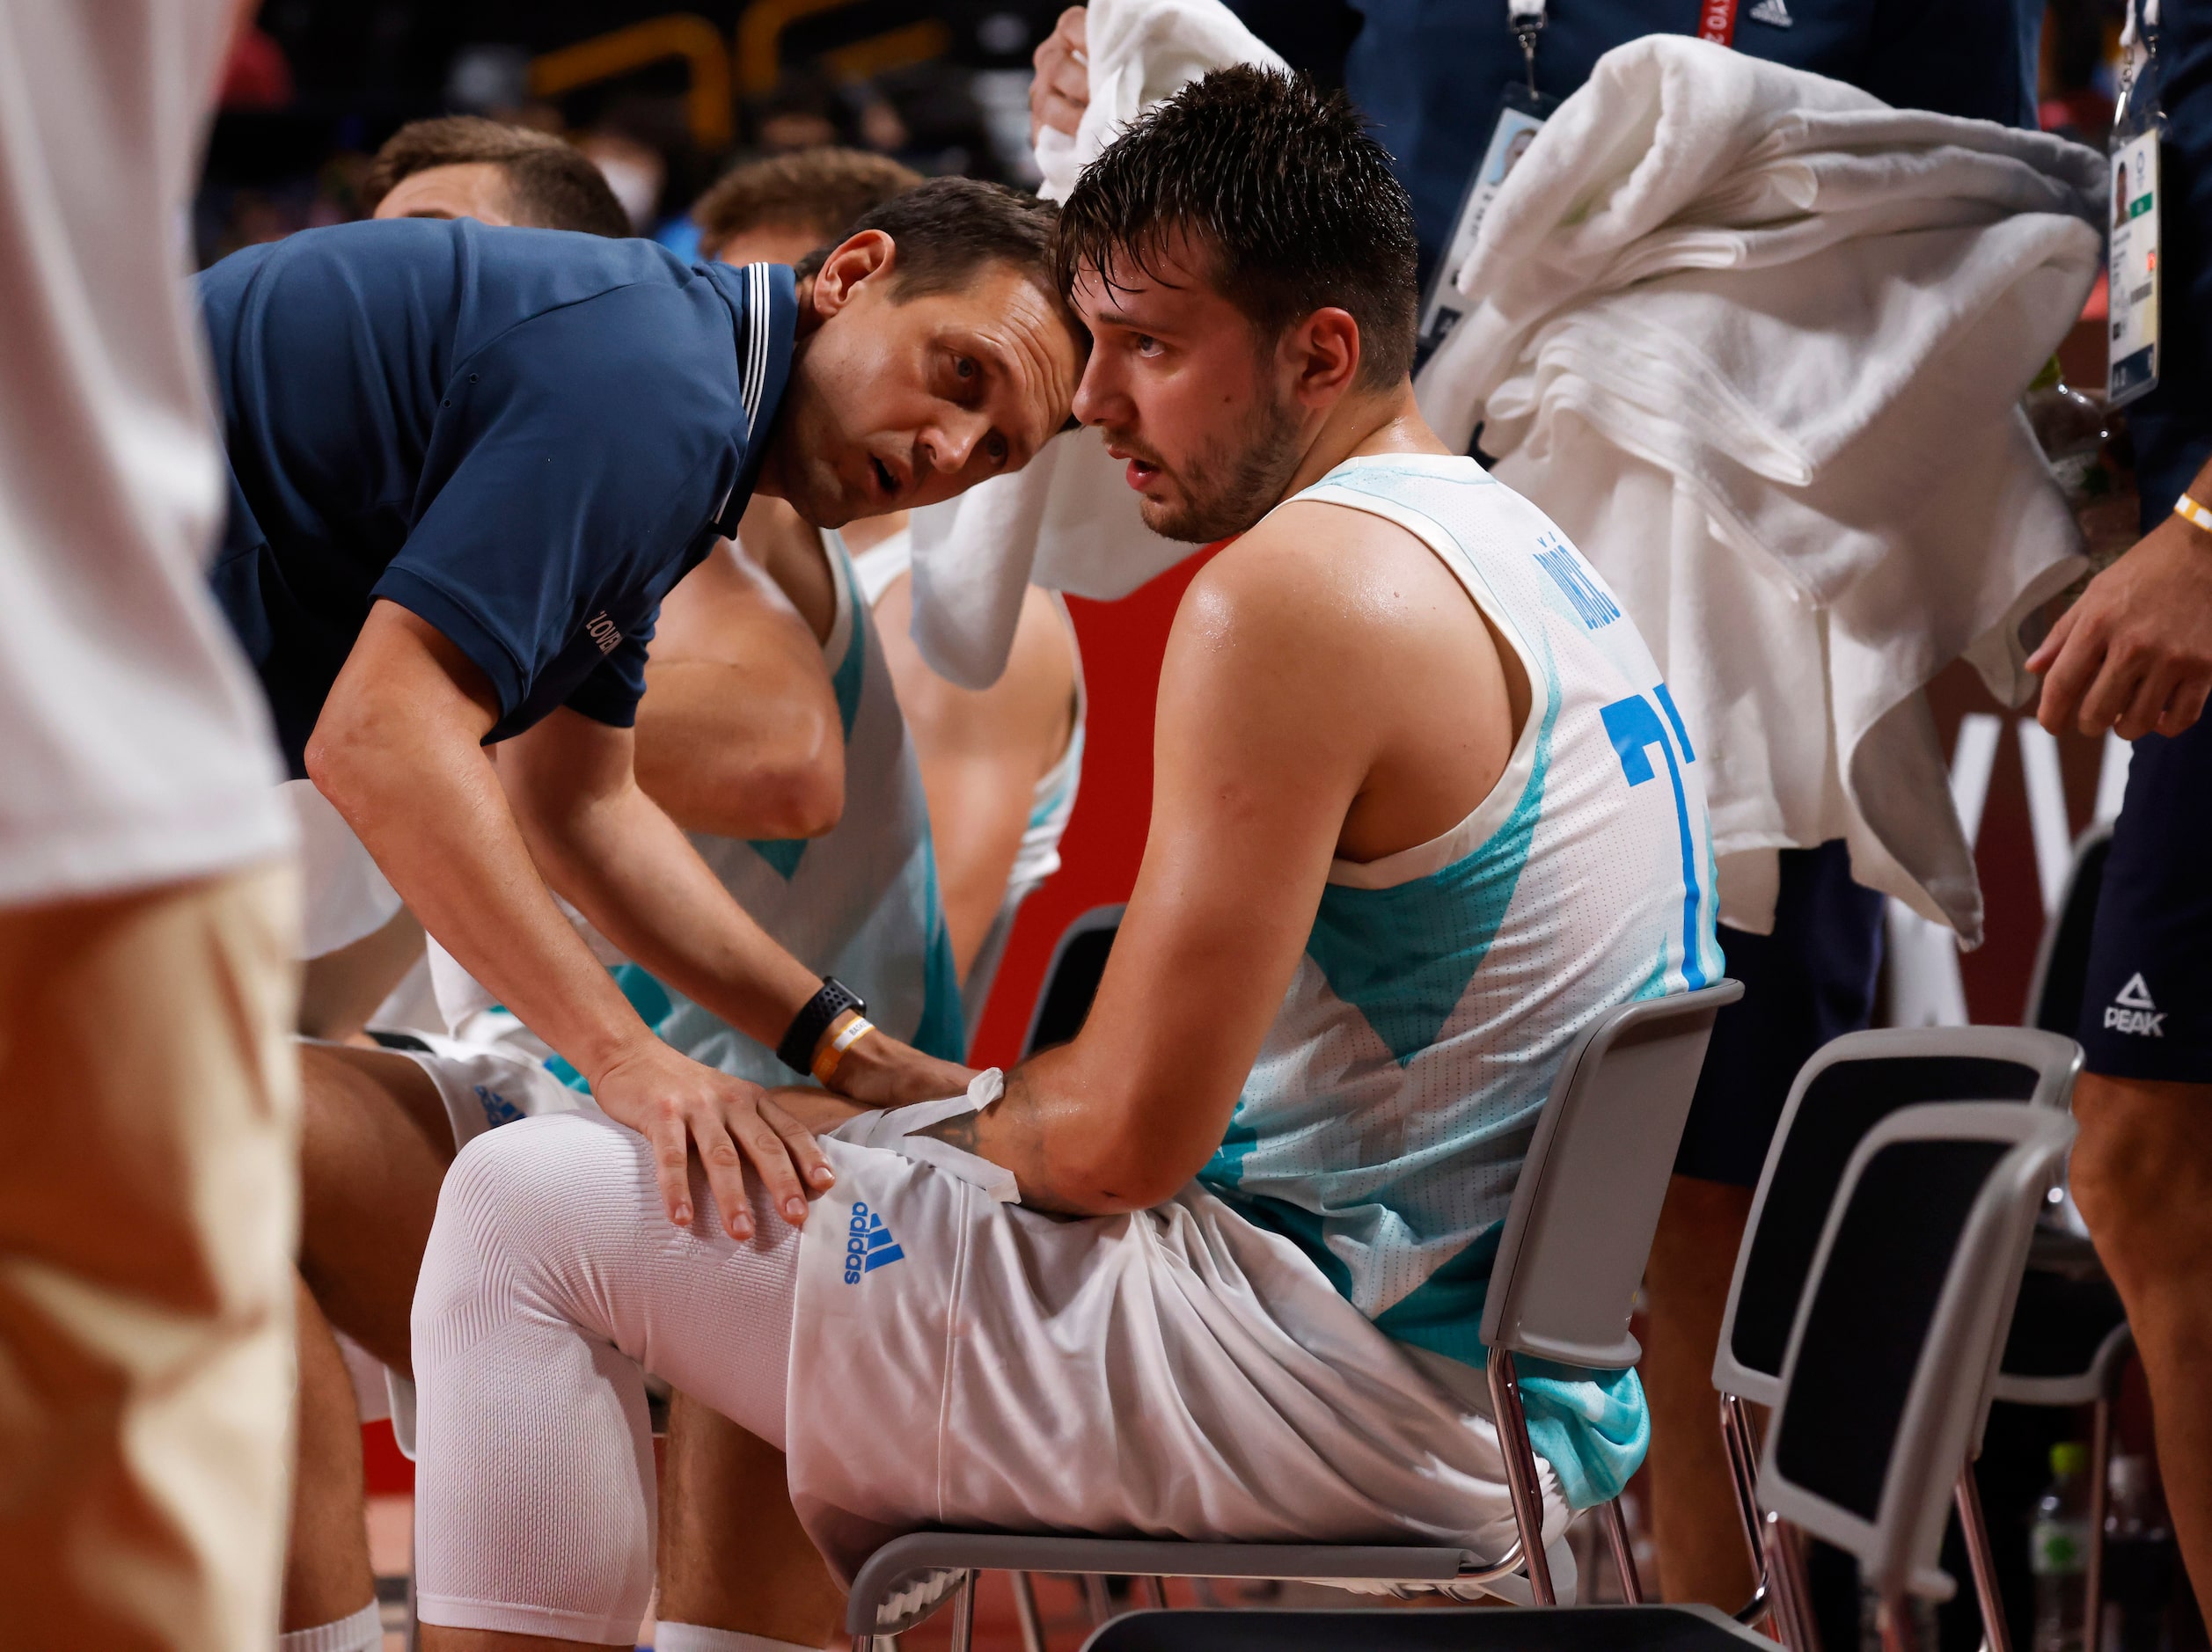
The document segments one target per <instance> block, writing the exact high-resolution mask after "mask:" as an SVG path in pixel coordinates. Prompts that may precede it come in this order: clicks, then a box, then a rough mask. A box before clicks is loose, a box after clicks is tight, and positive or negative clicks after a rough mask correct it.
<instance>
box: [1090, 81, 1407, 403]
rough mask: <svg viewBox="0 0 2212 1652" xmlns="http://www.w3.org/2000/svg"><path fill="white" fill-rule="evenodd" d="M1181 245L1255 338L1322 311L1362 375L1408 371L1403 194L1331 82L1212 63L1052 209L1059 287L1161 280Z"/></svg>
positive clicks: (1381, 382)
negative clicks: (1089, 275)
mask: <svg viewBox="0 0 2212 1652" xmlns="http://www.w3.org/2000/svg"><path fill="white" fill-rule="evenodd" d="M1180 238H1188V239H1189V241H1190V244H1191V245H1192V246H1193V247H1194V248H1196V249H1197V250H1198V251H1199V252H1201V253H1203V254H1204V255H1205V256H1206V257H1207V258H1209V259H1211V260H1212V269H1211V270H1210V272H1209V275H1210V278H1211V280H1212V285H1213V287H1214V289H1216V290H1217V291H1218V292H1220V295H1221V296H1223V297H1224V298H1227V300H1228V301H1229V302H1230V303H1233V304H1234V305H1235V306H1236V307H1237V308H1238V309H1239V310H1241V311H1243V312H1244V313H1245V315H1246V316H1247V317H1249V318H1250V320H1251V322H1252V325H1253V328H1254V330H1255V331H1256V333H1258V335H1259V336H1260V337H1261V339H1263V340H1269V341H1271V340H1274V339H1276V338H1278V337H1280V336H1281V334H1282V332H1283V330H1284V329H1285V328H1286V327H1289V326H1292V325H1295V324H1296V323H1298V322H1300V321H1301V320H1303V319H1304V318H1306V317H1307V316H1309V315H1311V314H1313V312H1314V311H1316V310H1322V309H1327V308H1329V307H1331V306H1334V307H1335V308H1337V309H1341V310H1344V311H1347V312H1348V313H1349V314H1350V315H1351V318H1352V319H1353V320H1354V321H1356V322H1358V323H1359V384H1360V385H1361V386H1362V387H1363V388H1365V389H1368V390H1381V389H1387V388H1388V387H1389V386H1390V385H1392V384H1395V383H1397V382H1398V381H1399V380H1400V379H1402V378H1403V377H1404V376H1406V375H1407V374H1408V373H1410V371H1412V369H1413V341H1414V332H1415V327H1416V325H1417V316H1416V311H1417V308H1418V293H1417V288H1416V282H1415V275H1414V262H1415V258H1416V252H1415V242H1414V234H1413V203H1412V201H1410V199H1408V197H1407V195H1406V193H1405V188H1404V186H1403V185H1402V184H1400V183H1399V182H1398V180H1397V178H1396V176H1395V174H1394V173H1393V172H1391V170H1390V156H1389V153H1388V150H1385V149H1384V148H1383V147H1382V145H1381V144H1380V143H1376V142H1375V140H1374V139H1373V137H1372V136H1370V135H1368V132H1367V129H1366V122H1365V121H1362V120H1361V119H1360V116H1359V111H1358V110H1357V109H1355V108H1353V106H1352V105H1351V101H1350V99H1347V98H1345V96H1344V94H1343V93H1342V92H1340V91H1322V90H1320V89H1319V88H1318V87H1316V86H1315V85H1314V84H1313V83H1312V82H1311V81H1309V80H1307V79H1306V78H1305V77H1303V76H1296V77H1293V76H1291V75H1286V74H1282V73H1278V72H1277V71H1274V70H1271V69H1256V68H1254V67H1252V66H1250V65H1249V64H1240V65H1238V66H1237V67H1235V68H1232V69H1215V70H1214V71H1213V72H1212V74H1210V75H1206V76H1205V77H1202V78H1200V79H1198V80H1194V81H1192V82H1191V83H1190V84H1189V85H1187V86H1185V87H1184V88H1183V90H1182V91H1178V92H1177V93H1176V95H1175V96H1174V97H1172V98H1169V99H1166V100H1165V101H1164V102H1161V103H1158V104H1155V105H1154V106H1153V107H1151V108H1150V109H1147V110H1146V112H1145V113H1143V114H1141V115H1139V117H1138V118H1137V120H1136V121H1134V122H1133V123H1132V125H1131V126H1130V128H1129V129H1128V130H1127V131H1125V132H1124V133H1123V134H1122V135H1121V136H1119V137H1118V138H1116V139H1115V140H1114V142H1113V143H1110V145H1108V146H1107V149H1106V151H1105V153H1103V154H1102V155H1101V156H1100V157H1098V159H1097V160H1096V161H1095V162H1093V163H1092V164H1091V165H1090V166H1089V167H1088V168H1087V169H1086V170H1085V171H1084V172H1083V175H1082V177H1081V179H1080V180H1079V181H1078V182H1077V184H1076V186H1075V189H1074V192H1073V194H1070V195H1069V197H1068V199H1067V204H1066V206H1064V207H1063V208H1061V209H1060V233H1059V245H1058V250H1057V254H1056V265H1057V270H1056V274H1057V276H1058V282H1059V287H1060V290H1061V292H1062V293H1063V294H1066V293H1069V292H1072V291H1073V288H1074V285H1075V281H1076V279H1077V277H1078V276H1080V274H1082V273H1083V272H1085V271H1087V270H1088V271H1095V272H1096V273H1097V274H1099V275H1100V276H1101V277H1102V279H1104V280H1105V281H1107V283H1108V284H1109V285H1110V286H1111V285H1113V284H1115V283H1114V273H1115V271H1116V270H1117V269H1122V270H1135V271H1141V272H1143V273H1144V274H1147V275H1153V274H1157V273H1158V272H1157V270H1156V269H1155V268H1154V262H1155V260H1157V259H1159V258H1160V257H1161V255H1162V253H1163V252H1171V251H1172V250H1173V248H1174V245H1175V244H1176V241H1177V240H1178V239H1180Z"/></svg>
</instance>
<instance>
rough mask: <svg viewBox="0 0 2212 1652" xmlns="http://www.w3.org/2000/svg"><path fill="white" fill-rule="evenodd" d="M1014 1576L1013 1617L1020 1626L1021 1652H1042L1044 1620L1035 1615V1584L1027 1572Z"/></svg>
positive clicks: (1017, 1573)
mask: <svg viewBox="0 0 2212 1652" xmlns="http://www.w3.org/2000/svg"><path fill="white" fill-rule="evenodd" d="M1013 1576H1014V1619H1015V1620H1016V1621H1017V1622H1018V1623H1019V1624H1020V1625H1021V1626H1022V1652H1044V1619H1042V1618H1040V1617H1039V1616H1038V1615H1037V1610H1036V1583H1034V1582H1032V1581H1031V1579H1030V1577H1029V1574H1028V1573H1027V1572H1016V1573H1014V1575H1013Z"/></svg>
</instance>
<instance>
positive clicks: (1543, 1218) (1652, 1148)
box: [846, 981, 1743, 1652]
mask: <svg viewBox="0 0 2212 1652" xmlns="http://www.w3.org/2000/svg"><path fill="white" fill-rule="evenodd" d="M1742 993H1743V988H1742V985H1741V984H1740V983H1738V982H1734V981H1721V982H1718V983H1715V984H1713V985H1712V986H1710V987H1706V988H1703V989H1702V990H1699V991H1696V992H1691V993H1679V994H1674V995H1672V996H1670V997H1667V998H1652V999H1646V1000H1644V1001H1642V1002H1639V1003H1634V1004H1629V1005H1622V1006H1621V1007H1620V1008H1618V1009H1616V1010H1614V1011H1612V1012H1609V1013H1608V1014H1606V1015H1604V1016H1601V1017H1600V1018H1599V1019H1598V1020H1596V1021H1595V1022H1594V1023H1593V1025H1592V1027H1590V1028H1589V1030H1588V1031H1587V1032H1586V1033H1585V1034H1583V1035H1582V1037H1581V1039H1580V1040H1579V1041H1578V1043H1577V1045H1576V1046H1575V1047H1574V1048H1573V1049H1571V1050H1570V1051H1569V1053H1568V1056H1567V1057H1566V1059H1565V1060H1564V1062H1562V1063H1561V1064H1560V1068H1559V1071H1558V1074H1557V1076H1556V1078H1555V1079H1554V1081H1553V1084H1552V1088H1551V1093H1550V1095H1549V1098H1548V1099H1547V1100H1546V1101H1545V1104H1544V1108H1543V1111H1542V1114H1541V1115H1539V1118H1538V1122H1537V1124H1536V1129H1535V1133H1534V1138H1533V1139H1532V1140H1531V1142H1530V1144H1529V1149H1528V1154H1527V1159H1526V1161H1525V1163H1524V1165H1523V1167H1522V1171H1521V1174H1520V1180H1519V1181H1518V1182H1517V1183H1516V1184H1515V1187H1514V1189H1513V1203H1512V1205H1511V1207H1510V1210H1509V1213H1508V1215H1507V1217H1506V1219H1505V1231H1504V1232H1503V1234H1502V1235H1501V1237H1500V1241H1499V1246H1498V1260H1497V1262H1496V1264H1495V1266H1494V1268H1493V1269H1492V1272H1491V1285H1490V1291H1489V1295H1488V1297H1487V1298H1486V1301H1485V1305H1484V1311H1483V1327H1482V1338H1483V1343H1484V1345H1485V1348H1486V1349H1487V1351H1488V1356H1489V1357H1488V1367H1489V1381H1490V1389H1491V1398H1492V1401H1493V1404H1494V1406H1495V1407H1496V1410H1497V1418H1496V1422H1497V1429H1498V1440H1499V1444H1500V1447H1501V1450H1502V1454H1503V1456H1504V1458H1505V1466H1506V1472H1507V1487H1508V1490H1509V1492H1510V1494H1511V1495H1512V1497H1513V1510H1514V1516H1515V1523H1516V1526H1517V1529H1518V1531H1519V1532H1520V1537H1519V1539H1518V1540H1517V1541H1516V1543H1515V1544H1514V1545H1513V1547H1512V1548H1511V1549H1510V1550H1509V1551H1508V1552H1507V1553H1505V1555H1503V1556H1502V1557H1500V1558H1499V1559H1498V1560H1497V1561H1484V1560H1483V1558H1482V1557H1480V1556H1477V1555H1476V1554H1474V1553H1470V1552H1469V1551H1467V1550H1465V1549H1461V1548H1456V1547H1433V1546H1411V1545H1408V1546H1397V1545H1369V1546H1340V1545H1280V1544H1248V1543H1181V1542H1174V1541H1155V1540H1152V1539H1102V1538H1087V1537H1016V1536H1005V1535H993V1534H984V1533H966V1532H948V1531H923V1532H914V1533H910V1534H908V1535H907V1536H905V1537H900V1538H896V1539H892V1540H891V1541H890V1542H889V1543H887V1544H885V1545H884V1546H883V1547H882V1548H880V1549H878V1550H877V1551H876V1552H875V1554H873V1555H872V1556H870V1557H869V1559H868V1561H867V1562H866V1563H865V1564H864V1565H863V1566H862V1567H861V1570H860V1573H859V1575H857V1576H855V1578H854V1579H853V1588H852V1592H851V1595H850V1597H849V1599H848V1601H847V1604H846V1630H847V1632H848V1633H850V1634H852V1635H853V1637H854V1640H853V1646H854V1652H878V1648H880V1646H881V1643H882V1641H883V1637H885V1636H887V1635H890V1634H898V1633H901V1632H903V1631H904V1630H905V1629H907V1628H909V1627H911V1626H912V1625H913V1624H914V1623H917V1622H919V1621H920V1620H921V1619H922V1618H924V1617H927V1615H929V1613H930V1612H934V1610H935V1609H936V1607H937V1605H938V1604H941V1597H938V1598H934V1599H932V1600H931V1601H930V1602H928V1603H927V1604H923V1605H920V1606H918V1607H917V1608H916V1609H915V1611H914V1612H913V1613H912V1615H910V1616H905V1617H902V1618H897V1619H892V1620H890V1621H886V1620H885V1619H884V1617H883V1607H884V1605H885V1604H886V1602H887V1601H888V1600H889V1599H890V1597H892V1596H893V1595H895V1594H897V1592H898V1591H899V1589H900V1586H901V1585H902V1583H905V1581H906V1580H908V1579H911V1578H912V1577H913V1576H915V1575H917V1574H920V1573H927V1572H930V1571H933V1570H937V1569H946V1570H952V1571H957V1572H961V1573H964V1574H965V1575H966V1576H965V1578H964V1580H963V1582H962V1583H960V1585H959V1586H958V1588H957V1590H956V1595H957V1596H958V1597H959V1598H961V1599H967V1598H969V1597H971V1595H972V1589H973V1579H974V1575H975V1574H976V1573H977V1572H978V1571H998V1570H1007V1571H1014V1572H1017V1573H1019V1572H1060V1573H1075V1574H1080V1575H1126V1576H1139V1577H1152V1578H1162V1577H1201V1578H1273V1579H1283V1578H1311V1579H1322V1580H1330V1579H1335V1580H1344V1581H1358V1582H1366V1583H1414V1584H1422V1583H1426V1584H1432V1585H1433V1584H1443V1583H1457V1584H1469V1583H1473V1584H1483V1583H1495V1582H1498V1581H1501V1580H1503V1579H1504V1578H1505V1577H1507V1576H1509V1575H1512V1574H1513V1573H1514V1572H1516V1571H1520V1570H1524V1569H1525V1570H1526V1571H1527V1575H1528V1580H1529V1589H1530V1592H1531V1594H1532V1595H1533V1597H1534V1599H1535V1600H1536V1601H1537V1602H1538V1603H1539V1604H1543V1605H1551V1604H1555V1603H1556V1598H1557V1596H1556V1590H1554V1588H1553V1585H1552V1580H1551V1575H1550V1568H1549V1565H1548V1563H1547V1562H1546V1561H1545V1557H1544V1553H1543V1546H1542V1530H1543V1526H1542V1513H1543V1510H1542V1501H1541V1480H1540V1479H1539V1476H1538V1471H1537V1469H1536V1459H1535V1452H1534V1448H1533V1447H1532V1446H1531V1445H1530V1444H1529V1440H1528V1433H1527V1421H1526V1418H1525V1415H1524V1414H1523V1411H1522V1407H1521V1402H1520V1382H1519V1378H1518V1376H1517V1374H1516V1372H1515V1370H1514V1365H1513V1356H1514V1355H1515V1354H1516V1353H1526V1354H1530V1355H1534V1356H1542V1357H1544V1358H1550V1359H1561V1360H1564V1361H1566V1362H1567V1363H1575V1364H1582V1365H1593V1366H1598V1367H1600V1368H1602V1367H1606V1366H1608V1365H1612V1366H1625V1365H1632V1364H1634V1363H1636V1361H1637V1357H1638V1356H1640V1354H1641V1351H1642V1350H1641V1349H1639V1348H1638V1347H1637V1342H1636V1340H1635V1338H1634V1337H1632V1336H1630V1334H1629V1329H1628V1322H1629V1314H1630V1307H1631V1305H1632V1302H1633V1297H1634V1294H1635V1290H1636V1288H1637V1283H1638V1282H1639V1281H1640V1279H1641V1276H1642V1273H1643V1267H1644V1259H1645V1258H1646V1256H1648V1254H1649V1253H1650V1250H1651V1242H1652V1233H1653V1232H1655V1231H1656V1230H1657V1228H1658V1225H1659V1205H1660V1203H1661V1202H1662V1201H1663V1200H1664V1198H1665V1197H1666V1175H1667V1167H1668V1166H1671V1165H1672V1164H1673V1162H1674V1144H1675V1143H1676V1142H1677V1141H1678V1140H1679V1139H1680V1137H1681V1127H1682V1122H1683V1120H1684V1119H1685V1118H1686V1117H1687V1116H1688V1111H1689V1101H1690V1097H1691V1094H1692V1093H1693V1092H1694V1091H1695V1090H1696V1081H1697V1073H1698V1070H1699V1068H1700V1067H1701V1066H1702V1065H1703V1061H1704V1054H1705V1044H1706V1042H1707V1040H1708V1039H1709V1038H1710V1034H1711V1031H1712V1021H1713V1017H1714V1016H1715V1015H1716V1014H1718V1012H1719V1010H1720V1008H1721V1007H1722V1006H1723V1005H1726V1004H1730V1003H1732V1002H1734V1001H1735V1000H1736V999H1737V998H1740V997H1741V996H1742ZM1639 1086H1640V1087H1639ZM1654 1166H1656V1167H1657V1168H1656V1170H1654V1168H1653V1167H1654ZM1593 1212H1594V1213H1600V1214H1601V1216H1602V1220H1598V1221H1592V1220H1590V1219H1588V1217H1590V1215H1591V1214H1592V1213H1593ZM1601 1518H1603V1519H1605V1520H1606V1522H1607V1531H1608V1538H1609V1539H1610V1541H1611V1544H1612V1547H1613V1554H1614V1561H1615V1566H1616V1567H1617V1568H1618V1569H1619V1571H1620V1574H1621V1581H1622V1589H1623V1590H1624V1592H1626V1593H1627V1595H1628V1596H1629V1598H1630V1601H1631V1602H1636V1601H1640V1600H1641V1598H1642V1587H1641V1583H1640V1582H1639V1580H1638V1579H1637V1575H1636V1567H1635V1562H1634V1559H1633V1557H1632V1556H1631V1555H1630V1552H1629V1546H1628V1539H1627V1531H1626V1527H1625V1525H1624V1524H1622V1520H1621V1517H1620V1510H1619V1507H1618V1505H1617V1503H1614V1504H1610V1505H1608V1510H1607V1513H1606V1514H1605V1515H1603V1516H1601ZM1016 1598H1017V1603H1018V1601H1019V1598H1020V1590H1019V1589H1018V1587H1017V1590H1016ZM971 1625H972V1611H971V1608H969V1607H966V1606H958V1605H956V1613H955V1617H954V1620H953V1647H954V1652H968V1648H969V1646H970V1640H969V1635H970V1626H971ZM1025 1645H1029V1652H1039V1648H1038V1647H1037V1646H1036V1644H1032V1643H1029V1642H1028V1641H1025Z"/></svg>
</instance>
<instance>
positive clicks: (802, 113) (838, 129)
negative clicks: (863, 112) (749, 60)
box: [748, 69, 858, 155]
mask: <svg viewBox="0 0 2212 1652" xmlns="http://www.w3.org/2000/svg"><path fill="white" fill-rule="evenodd" d="M748 113H749V114H750V115H751V129H752V137H753V143H755V145H756V146H757V147H758V149H759V150H761V151H762V152H763V153H764V154H768V155H787V154H790V153H791V152H793V151H794V150H810V149H820V148H823V147H824V146H826V145H829V144H832V143H850V142H851V141H852V140H853V138H854V137H856V136H858V134H857V133H856V132H854V131H853V129H852V112H851V111H850V109H849V108H848V107H847V106H846V103H845V100H844V99H841V98H840V97H839V95H838V91H837V88H836V87H835V86H833V85H831V84H830V82H829V80H828V78H827V77H824V75H822V74H821V73H820V72H819V71H817V70H812V69H786V70H785V71H784V73H783V77H782V78H781V79H780V80H778V81H777V83H776V87H775V90H774V91H771V92H769V93H768V94H767V95H766V96H765V97H764V98H762V99H759V100H758V102H757V103H756V104H755V105H754V106H752V108H751V110H749V111H748Z"/></svg>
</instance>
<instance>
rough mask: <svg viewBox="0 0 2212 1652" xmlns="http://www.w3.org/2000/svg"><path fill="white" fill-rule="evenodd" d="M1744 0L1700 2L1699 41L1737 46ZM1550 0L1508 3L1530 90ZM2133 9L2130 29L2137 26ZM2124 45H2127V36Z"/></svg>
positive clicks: (2153, 5) (2153, 16)
mask: <svg viewBox="0 0 2212 1652" xmlns="http://www.w3.org/2000/svg"><path fill="white" fill-rule="evenodd" d="M1547 4H1548V0H1505V26H1506V27H1507V28H1509V29H1511V30H1512V31H1513V38H1514V39H1515V40H1519V41H1520V55H1521V60H1522V62H1524V63H1525V64H1526V65H1527V70H1528V90H1529V91H1532V92H1533V91H1535V90H1536V36H1537V35H1539V34H1541V33H1543V27H1544V11H1545V9H1546V6H1547ZM1739 4H1740V0H1697V38H1698V39H1699V40H1710V41H1711V42H1712V43H1713V44H1714V45H1716V46H1733V45H1734V44H1735V43H1736V8H1737V6H1738V5H1739ZM2157 20H2158V0H2150V21H2151V22H2152V23H2154V24H2155V23H2156V22H2157ZM2134 27H2135V11H2134V8H2133V7H2132V6H2131V7H2130V8H2129V11H2128V29H2129V30H2131V31H2132V30H2133V29H2134ZM2121 44H2122V45H2125V44H2127V40H2126V39H2125V38H2124V37H2123V39H2122V40H2121Z"/></svg>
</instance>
